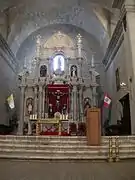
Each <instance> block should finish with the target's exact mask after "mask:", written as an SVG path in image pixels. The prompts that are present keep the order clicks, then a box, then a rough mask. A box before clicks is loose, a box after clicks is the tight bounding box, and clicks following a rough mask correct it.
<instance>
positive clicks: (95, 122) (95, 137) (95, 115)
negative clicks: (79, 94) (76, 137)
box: [86, 108, 101, 146]
mask: <svg viewBox="0 0 135 180" xmlns="http://www.w3.org/2000/svg"><path fill="white" fill-rule="evenodd" d="M86 131H87V141H88V145H90V146H98V145H100V139H101V111H100V109H99V108H90V109H88V111H87V118H86Z"/></svg>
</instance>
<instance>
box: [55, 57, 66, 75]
mask: <svg viewBox="0 0 135 180" xmlns="http://www.w3.org/2000/svg"><path fill="white" fill-rule="evenodd" d="M64 69H65V58H64V56H63V55H60V54H59V55H56V56H55V57H54V58H53V72H54V73H55V74H56V75H61V74H63V73H64Z"/></svg>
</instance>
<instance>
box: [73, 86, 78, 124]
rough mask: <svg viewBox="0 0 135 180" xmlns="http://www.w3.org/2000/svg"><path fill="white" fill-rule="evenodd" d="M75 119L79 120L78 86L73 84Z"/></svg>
mask: <svg viewBox="0 0 135 180" xmlns="http://www.w3.org/2000/svg"><path fill="white" fill-rule="evenodd" d="M73 120H74V121H76V120H77V86H76V85H73Z"/></svg>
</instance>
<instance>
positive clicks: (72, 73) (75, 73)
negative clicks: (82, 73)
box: [70, 65, 77, 77]
mask: <svg viewBox="0 0 135 180" xmlns="http://www.w3.org/2000/svg"><path fill="white" fill-rule="evenodd" d="M70 73H71V77H77V66H76V65H72V66H71V69H70Z"/></svg>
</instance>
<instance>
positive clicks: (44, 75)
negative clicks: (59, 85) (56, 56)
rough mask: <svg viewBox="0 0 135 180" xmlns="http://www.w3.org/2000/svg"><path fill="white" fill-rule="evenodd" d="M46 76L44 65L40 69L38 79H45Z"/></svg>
mask: <svg viewBox="0 0 135 180" xmlns="http://www.w3.org/2000/svg"><path fill="white" fill-rule="evenodd" d="M46 75H47V67H46V65H42V66H41V67H40V77H46Z"/></svg>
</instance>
